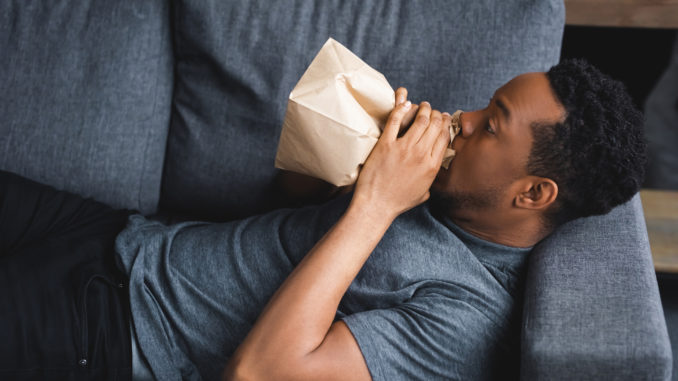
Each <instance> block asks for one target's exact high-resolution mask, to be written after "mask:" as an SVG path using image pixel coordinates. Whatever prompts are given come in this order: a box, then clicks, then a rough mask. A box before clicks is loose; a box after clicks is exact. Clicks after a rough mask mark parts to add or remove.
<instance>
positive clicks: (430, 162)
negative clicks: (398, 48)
mask: <svg viewBox="0 0 678 381" xmlns="http://www.w3.org/2000/svg"><path fill="white" fill-rule="evenodd" d="M401 89H402V88H401ZM401 89H398V91H399V93H398V92H397V93H396V102H398V101H401V103H398V104H397V105H396V107H395V109H394V110H393V111H392V112H391V115H390V116H389V118H388V121H387V123H386V127H385V128H384V131H383V133H382V135H381V137H380V138H379V141H378V142H377V144H376V146H375V147H374V149H373V150H372V152H371V153H370V156H369V157H368V158H367V161H366V162H365V165H364V166H363V168H362V170H361V172H360V175H359V176H358V182H357V184H356V190H355V194H354V197H353V202H352V203H356V204H359V205H361V207H363V208H369V209H371V210H374V211H375V212H377V213H379V214H381V215H383V216H384V217H387V218H391V219H394V218H395V217H397V216H398V215H399V214H401V213H402V212H404V211H406V210H408V209H410V208H412V207H414V206H416V205H418V204H420V203H422V202H424V201H426V200H427V199H428V197H429V188H430V186H431V183H433V180H434V179H435V176H436V174H437V173H438V170H439V168H440V165H441V163H442V160H443V155H444V153H445V148H446V147H447V145H448V144H449V142H450V134H449V130H448V128H447V126H448V125H449V124H450V123H451V120H452V118H451V116H450V115H449V114H447V113H444V114H441V113H440V112H439V111H437V110H432V109H431V105H430V104H429V103H428V102H422V103H421V105H420V106H419V110H418V112H417V115H416V119H415V120H414V123H412V125H411V126H410V127H409V128H408V129H407V132H405V133H404V134H403V135H402V136H401V137H398V134H399V131H400V130H401V127H402V126H403V125H404V122H405V119H406V118H408V117H411V115H412V113H411V110H412V104H411V103H410V102H409V101H407V102H402V100H403V99H404V97H405V96H406V95H407V93H406V90H404V89H402V90H401ZM403 94H404V95H403ZM399 95H400V96H401V98H400V99H399V98H398V96H399Z"/></svg>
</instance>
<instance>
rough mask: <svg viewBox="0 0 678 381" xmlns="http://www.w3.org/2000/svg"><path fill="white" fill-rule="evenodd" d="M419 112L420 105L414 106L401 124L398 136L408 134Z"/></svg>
mask: <svg viewBox="0 0 678 381" xmlns="http://www.w3.org/2000/svg"><path fill="white" fill-rule="evenodd" d="M417 111H419V105H415V104H413V105H412V108H410V111H408V112H407V113H406V114H405V117H404V118H403V121H402V122H400V132H399V133H398V136H403V135H404V134H405V133H406V132H407V130H408V129H409V128H410V125H412V121H414V117H415V116H417Z"/></svg>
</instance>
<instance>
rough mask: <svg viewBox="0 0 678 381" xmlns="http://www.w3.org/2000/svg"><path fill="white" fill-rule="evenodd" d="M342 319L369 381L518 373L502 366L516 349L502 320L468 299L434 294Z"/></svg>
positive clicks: (515, 362)
mask: <svg viewBox="0 0 678 381" xmlns="http://www.w3.org/2000/svg"><path fill="white" fill-rule="evenodd" d="M343 320H344V322H345V323H346V325H347V326H348V327H349V329H350V330H351V333H352V334H353V336H354V337H355V339H356V341H357V342H358V345H359V347H360V350H361V351H362V354H363V357H364V358H365V362H366V363H367V367H368V368H369V370H370V374H371V375H372V379H373V380H457V379H458V380H485V379H488V380H490V379H511V378H514V377H517V373H516V371H515V370H511V369H506V368H507V367H508V368H512V367H517V366H518V360H517V359H518V358H517V357H516V356H517V351H518V348H513V347H512V346H515V345H512V344H511V343H510V342H509V341H510V339H509V337H508V335H507V332H506V330H507V326H506V324H505V323H504V322H502V321H501V319H500V320H499V321H497V319H492V318H491V317H490V316H488V315H487V314H484V313H482V312H481V311H480V310H479V309H478V308H476V307H474V306H473V305H472V304H471V303H469V302H468V301H464V300H460V299H455V298H450V297H449V296H444V295H439V294H433V295H427V296H423V297H415V298H413V299H411V300H410V301H408V302H407V303H403V304H401V305H399V306H397V307H394V308H389V309H375V310H370V311H365V312H360V313H356V314H353V315H349V316H346V317H344V318H343ZM514 344H515V343H514ZM511 353H513V354H514V355H516V356H512V355H511ZM507 372H508V373H507ZM507 376H508V377H507Z"/></svg>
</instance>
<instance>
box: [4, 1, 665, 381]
mask: <svg viewBox="0 0 678 381" xmlns="http://www.w3.org/2000/svg"><path fill="white" fill-rule="evenodd" d="M564 13H565V12H564V6H563V4H562V2H561V1H558V0H532V1H526V0H503V1H493V0H476V1H470V0H469V1H446V0H435V1H423V0H422V1H413V0H391V1H387V0H383V1H382V0H370V1H363V0H325V1H312V0H296V1H293V0H281V1H268V0H256V1H255V0H252V1H227V0H204V1H194V0H174V1H167V0H128V1H108V0H77V1H76V0H61V1H56V0H45V1H26V0H15V1H12V0H7V1H3V2H0V169H3V170H10V171H14V172H17V173H19V174H22V175H24V176H27V177H29V178H32V179H35V180H38V181H41V182H44V183H48V184H51V185H54V186H56V187H58V188H61V189H66V190H70V191H73V192H77V193H79V194H82V195H85V196H90V197H94V198H95V199H98V200H101V201H104V202H107V203H109V204H111V205H113V206H116V207H126V208H133V209H137V210H140V211H141V212H143V213H145V214H163V215H166V216H181V217H184V218H188V217H190V218H199V219H210V220H227V219H233V218H237V217H241V216H245V215H251V214H254V213H261V212H264V211H266V210H270V209H272V208H275V207H277V206H280V205H279V203H278V198H277V197H276V193H275V189H274V187H273V179H274V176H275V173H276V171H275V169H274V168H273V159H274V155H275V149H276V145H277V140H278V136H279V133H280V127H281V123H282V119H283V116H284V111H285V107H286V98H287V95H288V94H289V91H290V90H291V89H292V87H293V86H294V84H295V82H296V81H297V80H298V78H299V77H300V76H301V74H302V73H303V71H304V69H305V68H306V66H307V65H308V63H310V61H311V59H312V58H313V56H314V55H315V53H316V51H317V50H318V49H319V48H320V47H321V46H322V44H323V42H325V40H326V39H327V38H328V37H329V36H332V37H334V38H335V39H337V40H338V41H340V42H342V43H343V44H345V45H346V46H347V47H348V48H349V49H351V50H353V51H354V52H355V53H357V54H358V55H359V56H361V57H362V58H363V59H364V60H365V61H367V62H368V63H369V64H370V65H372V66H373V67H374V68H376V69H378V70H380V71H381V72H383V73H384V74H385V75H386V77H387V78H388V79H389V81H390V83H391V85H392V86H394V87H396V86H405V87H407V88H408V89H409V90H410V95H411V98H412V99H414V100H415V101H417V100H419V101H420V100H429V101H431V103H432V104H433V105H434V106H435V107H437V108H440V109H444V110H448V111H454V110H456V109H458V108H461V109H474V108H479V107H481V106H483V105H484V104H485V103H486V102H487V101H488V99H489V98H490V97H491V95H492V92H493V91H494V90H495V89H496V88H497V87H499V86H500V85H502V84H503V83H504V82H506V81H507V80H509V79H510V78H512V77H513V76H515V75H517V74H520V73H523V72H528V71H543V70H546V69H548V68H549V67H550V66H551V65H553V64H555V63H556V62H557V61H558V59H559V54H560V43H561V38H562V32H563V24H564ZM521 335H522V346H521V378H523V379H526V380H533V379H549V380H560V379H562V380H573V379H620V380H621V379H625V380H626V379H628V380H638V379H653V380H654V379H657V380H659V379H668V378H669V377H670V373H671V349H670V346H669V341H668V335H667V331H666V325H665V322H664V317H663V314H662V308H661V304H660V299H659V294H658V290H657V283H656V279H655V274H654V270H653V267H652V261H651V257H650V251H649V246H648V241H647V233H646V228H645V225H644V222H643V212H642V207H641V205H640V200H639V198H638V197H635V198H634V199H633V200H632V201H631V202H629V203H628V204H626V205H623V206H621V207H619V208H617V209H615V210H614V211H613V212H612V213H610V214H609V215H606V216H600V217H594V218H588V219H583V220H578V221H574V222H572V223H570V224H568V225H566V226H564V227H563V228H561V229H560V230H559V231H558V232H557V233H556V234H554V235H553V236H551V237H550V238H548V239H547V240H546V241H544V242H542V243H540V244H539V245H538V246H537V247H536V248H535V249H534V251H533V253H532V255H531V258H530V263H529V274H528V279H527V284H526V293H525V300H524V308H523V325H522V332H521ZM487 366H492V364H487Z"/></svg>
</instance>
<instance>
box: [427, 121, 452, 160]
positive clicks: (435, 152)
mask: <svg viewBox="0 0 678 381" xmlns="http://www.w3.org/2000/svg"><path fill="white" fill-rule="evenodd" d="M443 126H445V125H444V124H443ZM449 145H450V130H449V128H443V129H442V131H440V135H438V138H437V139H436V141H435V142H434V143H433V148H432V149H431V157H433V158H434V159H435V160H436V162H438V163H442V161H443V157H444V156H445V149H446V148H447V147H448V146H449Z"/></svg>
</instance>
